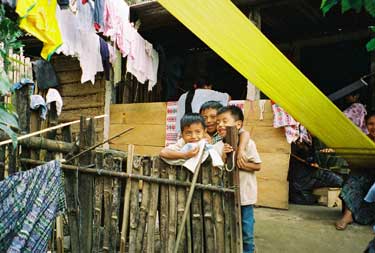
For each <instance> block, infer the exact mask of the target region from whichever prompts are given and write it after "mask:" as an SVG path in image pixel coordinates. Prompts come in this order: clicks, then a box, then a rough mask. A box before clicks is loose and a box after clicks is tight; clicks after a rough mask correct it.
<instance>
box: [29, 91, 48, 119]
mask: <svg viewBox="0 0 375 253" xmlns="http://www.w3.org/2000/svg"><path fill="white" fill-rule="evenodd" d="M30 108H31V109H32V110H38V109H40V117H41V118H42V119H44V120H45V119H46V116H47V104H46V101H45V100H44V98H43V97H42V96H41V95H31V96H30Z"/></svg>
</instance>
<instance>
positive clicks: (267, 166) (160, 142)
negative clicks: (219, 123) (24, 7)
mask: <svg viewBox="0 0 375 253" xmlns="http://www.w3.org/2000/svg"><path fill="white" fill-rule="evenodd" d="M263 117H264V119H263V120H259V118H260V109H259V103H258V102H253V103H252V104H250V102H246V104H245V122H244V128H245V129H246V130H248V131H249V132H250V134H251V136H252V138H253V139H254V141H255V143H256V144H257V149H258V151H259V153H260V156H261V159H262V161H263V163H262V170H261V171H260V172H259V173H257V178H258V188H259V189H258V193H259V194H258V204H259V205H260V206H266V207H274V208H281V209H287V208H288V187H289V184H288V182H287V175H288V168H289V154H290V145H289V144H288V143H287V142H286V138H285V135H284V129H275V128H273V113H272V109H271V102H270V101H267V102H266V104H265V111H264V115H263ZM165 118H166V103H141V104H117V105H111V113H110V135H111V136H112V135H114V134H116V133H118V132H120V131H121V130H123V129H126V128H128V127H130V126H132V127H135V129H134V130H133V131H132V132H131V133H129V134H127V135H124V136H122V137H120V138H117V139H115V140H113V141H112V143H111V148H115V149H119V150H123V151H126V150H127V146H128V144H134V145H135V153H136V154H138V155H158V154H159V152H160V150H161V148H162V147H164V143H165Z"/></svg>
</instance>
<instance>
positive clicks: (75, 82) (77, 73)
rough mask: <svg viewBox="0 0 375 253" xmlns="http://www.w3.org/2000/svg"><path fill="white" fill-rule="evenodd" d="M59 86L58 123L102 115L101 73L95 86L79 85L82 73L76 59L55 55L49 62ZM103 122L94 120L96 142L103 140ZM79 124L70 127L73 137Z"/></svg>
mask: <svg viewBox="0 0 375 253" xmlns="http://www.w3.org/2000/svg"><path fill="white" fill-rule="evenodd" d="M51 63H52V65H53V66H54V68H55V71H56V74H57V77H58V79H59V82H60V86H59V87H58V88H57V89H58V90H59V92H60V95H61V97H62V99H63V103H64V106H63V110H62V113H61V115H60V116H59V122H60V123H63V122H69V121H73V120H77V119H79V118H80V116H81V115H82V116H85V117H94V116H98V115H102V114H104V100H105V83H106V81H105V80H104V79H103V76H102V74H101V73H99V74H97V75H96V80H95V84H94V85H93V84H92V83H91V82H87V83H83V84H82V83H81V75H82V71H81V68H80V66H79V61H78V60H77V59H76V58H72V57H66V56H61V55H57V56H55V57H53V58H52V60H51ZM103 129H104V120H103V119H99V120H96V133H97V141H101V140H103ZM78 131H79V124H75V125H73V126H72V133H73V136H74V135H75V134H76V133H77V132H78Z"/></svg>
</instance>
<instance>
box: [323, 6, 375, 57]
mask: <svg viewBox="0 0 375 253" xmlns="http://www.w3.org/2000/svg"><path fill="white" fill-rule="evenodd" d="M337 4H341V13H345V12H347V11H349V10H355V11H356V12H357V13H359V12H361V11H362V10H366V12H368V13H369V14H370V15H371V16H372V17H373V18H375V0H322V4H321V6H320V9H321V10H322V12H323V15H326V14H327V12H328V11H329V10H330V9H331V8H332V7H333V6H335V5H337ZM370 29H371V30H372V31H373V32H375V27H374V26H371V27H370ZM366 48H367V51H374V50H375V38H372V39H371V40H370V41H369V42H368V43H367V44H366Z"/></svg>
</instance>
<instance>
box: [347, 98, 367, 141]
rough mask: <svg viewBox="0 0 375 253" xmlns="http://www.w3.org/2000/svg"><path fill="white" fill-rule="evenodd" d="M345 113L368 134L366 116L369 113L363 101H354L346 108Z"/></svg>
mask: <svg viewBox="0 0 375 253" xmlns="http://www.w3.org/2000/svg"><path fill="white" fill-rule="evenodd" d="M344 114H345V115H346V117H348V119H350V120H351V121H352V122H353V123H354V124H355V125H356V126H357V127H359V128H360V129H361V130H362V132H364V133H365V134H368V130H367V127H366V121H365V117H366V115H367V110H366V108H365V106H364V105H363V104H361V103H354V104H352V105H351V106H349V107H348V108H346V109H345V110H344Z"/></svg>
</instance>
